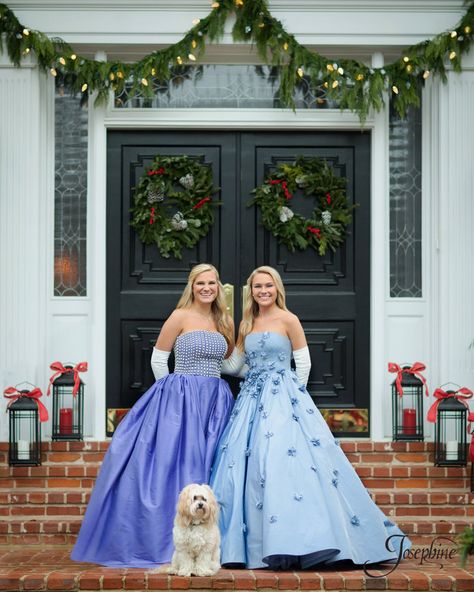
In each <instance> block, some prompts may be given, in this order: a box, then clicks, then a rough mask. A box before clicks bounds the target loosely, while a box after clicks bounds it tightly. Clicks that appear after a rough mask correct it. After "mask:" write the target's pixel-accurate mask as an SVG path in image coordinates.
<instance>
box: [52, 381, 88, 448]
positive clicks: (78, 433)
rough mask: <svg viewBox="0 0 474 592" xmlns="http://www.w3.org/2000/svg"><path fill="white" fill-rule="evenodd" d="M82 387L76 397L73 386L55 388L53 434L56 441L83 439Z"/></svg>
mask: <svg viewBox="0 0 474 592" xmlns="http://www.w3.org/2000/svg"><path fill="white" fill-rule="evenodd" d="M82 388H83V387H82V386H81V387H80V388H79V391H78V393H77V394H76V396H74V395H73V394H72V387H71V386H56V385H55V386H54V389H53V432H52V436H53V439H54V440H73V439H74V440H75V439H82V425H83V408H84V403H83V401H84V398H83V392H82Z"/></svg>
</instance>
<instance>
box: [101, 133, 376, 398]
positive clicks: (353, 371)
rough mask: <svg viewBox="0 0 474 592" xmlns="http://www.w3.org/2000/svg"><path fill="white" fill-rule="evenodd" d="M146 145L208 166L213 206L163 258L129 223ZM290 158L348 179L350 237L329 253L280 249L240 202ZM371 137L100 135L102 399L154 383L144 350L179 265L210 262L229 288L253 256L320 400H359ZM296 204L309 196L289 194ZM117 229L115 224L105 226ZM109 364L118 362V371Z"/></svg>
mask: <svg viewBox="0 0 474 592" xmlns="http://www.w3.org/2000/svg"><path fill="white" fill-rule="evenodd" d="M157 154H166V155H178V154H187V155H190V156H193V157H195V158H197V159H198V160H199V162H202V163H203V164H205V165H207V166H210V167H212V170H213V177H214V184H215V185H216V186H219V187H220V188H221V190H220V195H219V199H220V200H221V201H222V206H221V207H220V208H216V210H215V224H214V227H213V228H212V230H211V232H210V233H209V235H208V236H207V237H204V238H203V239H202V240H201V241H200V242H199V244H198V245H197V246H196V247H195V248H194V249H192V250H188V249H187V250H185V251H184V256H183V260H182V261H177V260H175V259H173V258H170V259H164V258H162V257H161V256H160V255H159V253H158V250H157V249H156V247H154V246H144V245H142V244H141V242H140V240H139V239H138V238H137V236H136V234H135V232H134V231H133V229H131V228H130V226H129V210H130V207H131V203H132V201H131V200H132V195H133V189H132V188H133V187H134V186H135V184H137V183H138V180H139V178H140V176H141V174H142V173H143V171H144V169H145V167H146V166H147V165H149V164H150V163H151V161H152V159H153V158H154V157H155V156H156V155H157ZM296 155H303V156H308V157H314V156H318V157H320V158H324V159H326V160H327V161H329V162H330V163H331V165H332V167H333V168H334V169H335V171H336V172H337V174H339V175H340V176H343V177H346V178H347V179H348V186H347V195H348V199H349V200H350V201H351V202H352V203H356V202H357V204H358V207H357V208H356V210H355V212H354V222H353V224H352V226H351V228H350V234H349V237H348V239H347V241H346V243H345V244H344V245H342V247H341V248H339V249H338V250H337V251H336V253H327V254H326V255H325V256H324V257H319V256H318V255H317V253H315V252H314V251H313V250H307V251H304V252H296V253H290V252H289V251H288V249H286V247H284V246H282V245H280V244H278V242H277V241H276V240H275V239H274V238H273V236H272V235H271V234H270V233H269V232H267V231H266V230H265V229H264V228H263V227H262V226H261V224H260V215H259V211H258V210H257V209H256V208H255V207H248V202H249V200H250V199H251V197H252V194H251V191H252V189H253V188H254V187H256V186H257V185H260V184H261V183H262V182H263V180H264V178H265V176H266V175H267V174H268V172H270V171H271V170H272V169H274V168H275V167H276V166H277V165H278V164H279V163H281V162H292V161H293V160H294V158H295V156H296ZM369 167H370V135H369V134H368V133H363V132H362V133H361V132H354V133H352V132H351V133H346V132H335V133H334V132H331V133H326V132H325V133H316V132H301V133H294V132H290V133H288V132H281V133H276V132H255V133H247V132H246V133H240V132H213V131H206V132H168V131H166V132H122V131H113V132H110V133H109V138H108V198H107V199H108V206H107V207H108V232H107V337H108V339H107V406H108V407H109V408H123V407H130V406H131V405H133V403H134V402H135V401H136V400H137V399H138V397H139V396H140V395H141V394H142V393H143V392H144V391H145V390H146V389H147V388H148V387H149V386H150V384H151V383H152V381H153V376H152V373H151V369H150V365H149V358H150V355H151V350H152V347H153V344H154V342H155V340H156V336H157V335H158V333H159V330H160V328H161V326H162V324H163V322H164V321H165V320H166V318H167V317H168V315H169V314H170V313H171V311H172V310H173V309H174V307H175V305H176V302H177V301H178V298H179V296H180V294H181V292H182V289H183V287H184V285H185V283H186V278H187V275H188V272H189V269H190V268H191V267H192V266H193V265H194V264H196V263H199V262H206V261H208V262H211V263H213V264H214V265H215V266H216V267H217V268H218V269H219V270H220V273H221V279H222V281H223V283H229V284H232V285H234V286H235V301H234V303H235V322H236V326H238V323H239V321H240V317H241V298H240V297H239V296H240V294H241V290H240V288H241V287H242V286H243V285H244V283H245V280H246V278H247V277H248V275H249V273H250V272H251V271H252V269H254V268H255V267H257V266H259V265H271V266H272V267H275V268H276V269H277V270H278V271H279V272H280V274H281V275H282V278H283V281H284V284H285V287H286V291H287V302H288V307H289V308H290V310H292V311H293V312H294V313H295V314H297V315H298V317H299V318H300V320H301V322H302V324H303V327H304V329H305V333H306V336H307V340H308V345H309V348H310V351H311V357H312V363H313V367H312V371H311V375H310V380H309V384H308V390H309V391H310V393H311V395H312V396H313V397H314V398H315V402H316V403H317V405H318V406H319V407H320V408H325V407H327V408H331V409H341V408H344V409H353V408H364V409H368V407H369V395H370V390H369V384H370V383H369V377H370V356H369V336H370V326H369V322H370V309H369V302H370V284H369V278H370V273H369V272H370V269H369V262H370V168H369ZM291 205H292V207H293V209H294V210H295V211H296V212H299V213H301V214H302V215H304V216H309V214H310V211H311V210H312V207H313V204H312V203H311V200H307V199H302V197H301V194H299V193H298V192H297V193H296V194H295V195H294V197H293V199H292V204H291ZM114 229H118V230H114ZM119 369H120V370H119Z"/></svg>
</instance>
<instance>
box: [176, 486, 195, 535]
mask: <svg viewBox="0 0 474 592" xmlns="http://www.w3.org/2000/svg"><path fill="white" fill-rule="evenodd" d="M191 489H192V488H191V485H187V486H186V487H185V488H184V489H183V491H182V492H181V493H180V494H179V498H178V505H177V506H176V518H175V524H176V525H177V526H181V527H184V528H186V527H188V526H189V525H190V524H191V522H192V520H193V519H192V516H191V513H190V511H189V510H190V505H191V498H192V493H191Z"/></svg>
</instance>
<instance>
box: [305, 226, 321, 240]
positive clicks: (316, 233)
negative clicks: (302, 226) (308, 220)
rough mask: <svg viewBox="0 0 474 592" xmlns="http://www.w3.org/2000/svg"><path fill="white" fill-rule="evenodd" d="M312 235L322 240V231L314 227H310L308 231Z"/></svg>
mask: <svg viewBox="0 0 474 592" xmlns="http://www.w3.org/2000/svg"><path fill="white" fill-rule="evenodd" d="M306 230H307V231H308V232H311V234H315V235H316V236H317V237H318V238H321V230H320V229H319V228H314V226H308V228H307V229H306Z"/></svg>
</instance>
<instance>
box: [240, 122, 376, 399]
mask: <svg viewBox="0 0 474 592" xmlns="http://www.w3.org/2000/svg"><path fill="white" fill-rule="evenodd" d="M369 146H370V136H369V135H368V134H365V133H360V132H356V133H319V134H314V133H300V134H298V133H291V134H287V133H282V134H278V133H250V134H243V136H242V173H243V175H242V191H241V193H242V198H243V199H242V205H241V208H242V210H241V211H242V214H241V215H242V227H244V228H245V227H249V228H252V232H251V233H249V234H248V236H247V235H246V245H247V248H246V249H245V250H244V251H243V252H242V257H241V274H242V276H243V277H246V276H247V275H248V274H249V273H250V271H251V270H252V269H254V268H255V267H257V266H258V265H264V264H268V265H271V266H272V267H274V268H275V269H277V270H278V271H279V272H280V274H281V276H282V278H283V282H284V284H285V288H286V292H287V303H288V308H289V309H290V310H291V311H292V312H294V313H295V314H296V315H297V316H298V317H299V319H300V320H301V322H302V324H303V327H304V330H305V333H306V336H307V339H308V346H309V348H310V353H311V359H312V364H313V366H312V370H311V375H310V380H309V384H308V390H309V392H310V393H311V395H312V396H314V397H315V400H316V402H317V404H318V406H320V407H321V406H331V407H335V406H341V407H345V408H347V407H363V408H368V406H369V392H370V391H369V377H370V365H369V360H370V356H369V322H370V316H369V300H370V285H369V278H370V276H369V263H370V251H369V248H370V230H369V229H370V219H369V207H370V193H369V180H370V169H369V163H370V160H369ZM295 155H302V156H308V157H315V156H317V157H319V158H324V159H325V160H327V161H328V162H330V163H331V165H332V167H333V168H334V169H335V171H336V172H337V174H338V175H339V176H341V177H346V178H347V179H348V185H347V197H348V200H349V201H350V202H351V203H355V202H357V203H358V207H357V208H356V210H355V212H354V223H353V224H352V226H351V228H350V234H349V236H348V239H347V241H346V242H345V243H344V245H342V246H341V247H340V248H339V249H338V250H337V251H336V253H332V252H328V253H326V255H325V256H324V257H319V256H318V255H317V254H316V253H315V252H314V251H312V250H309V249H308V250H306V251H304V252H303V253H302V252H299V251H297V252H295V253H291V252H289V251H288V249H287V248H286V247H285V246H283V245H280V244H279V243H278V242H277V241H276V240H275V239H274V238H273V236H272V235H271V234H270V233H269V232H267V231H266V230H265V229H264V228H263V227H262V226H261V225H260V216H259V212H258V211H257V210H256V209H255V208H246V207H245V201H246V199H247V197H248V196H249V195H250V192H251V190H252V189H253V188H254V187H255V186H257V185H260V184H261V183H262V182H263V181H264V178H265V176H266V175H267V174H268V173H269V172H271V171H272V170H273V169H274V168H275V167H276V166H277V165H278V164H280V163H283V162H292V161H293V160H294V158H295ZM301 196H302V193H301V191H300V190H299V191H298V192H297V193H295V195H294V196H293V199H292V202H291V203H292V207H293V209H294V210H295V211H296V212H299V213H301V214H302V215H304V216H308V215H309V213H310V211H311V209H312V205H311V202H310V200H307V199H303V198H302V197H301ZM308 204H309V207H308ZM356 253H357V257H356ZM356 344H357V347H356Z"/></svg>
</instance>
